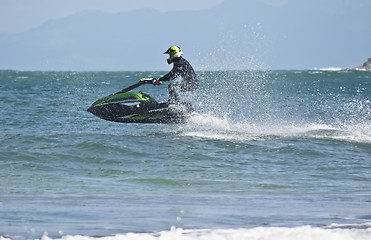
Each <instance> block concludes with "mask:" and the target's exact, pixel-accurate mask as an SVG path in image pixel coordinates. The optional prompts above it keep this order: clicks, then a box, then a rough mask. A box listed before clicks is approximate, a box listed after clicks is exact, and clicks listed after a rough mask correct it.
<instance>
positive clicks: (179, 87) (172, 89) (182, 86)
mask: <svg viewBox="0 0 371 240" xmlns="http://www.w3.org/2000/svg"><path fill="white" fill-rule="evenodd" d="M173 63H174V66H173V69H171V71H170V72H169V73H168V74H166V75H165V76H163V77H161V78H160V79H159V80H160V81H161V82H166V81H170V80H174V79H175V78H177V77H179V76H180V77H182V78H183V80H182V81H181V82H175V83H170V84H169V86H168V89H169V103H177V102H179V96H178V92H186V91H193V90H196V89H197V88H198V79H197V76H196V73H195V71H194V70H193V68H192V66H191V64H189V62H188V61H187V60H185V59H184V58H183V57H178V58H176V59H174V61H173Z"/></svg>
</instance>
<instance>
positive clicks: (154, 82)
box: [152, 78, 162, 86]
mask: <svg viewBox="0 0 371 240" xmlns="http://www.w3.org/2000/svg"><path fill="white" fill-rule="evenodd" d="M152 83H153V85H157V86H158V85H160V84H161V83H162V82H161V81H160V80H159V79H158V78H154V79H153V80H152Z"/></svg>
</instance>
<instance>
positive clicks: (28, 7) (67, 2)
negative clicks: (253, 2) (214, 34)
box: [0, 0, 284, 32]
mask: <svg viewBox="0 0 371 240" xmlns="http://www.w3.org/2000/svg"><path fill="white" fill-rule="evenodd" d="M265 1H269V0H265ZM271 1H275V0H271ZM282 1H284V0H277V1H276V2H282ZM222 2H223V0H0V32H22V31H26V30H28V29H30V28H33V27H37V26H39V25H41V24H42V23H43V22H45V21H47V20H50V19H56V18H60V17H66V16H68V15H71V14H74V13H77V12H81V11H84V10H92V9H98V10H102V11H107V12H114V13H117V12H122V11H130V10H133V9H138V8H153V9H156V10H160V11H174V10H201V9H207V8H211V7H214V6H216V5H218V4H220V3H222Z"/></svg>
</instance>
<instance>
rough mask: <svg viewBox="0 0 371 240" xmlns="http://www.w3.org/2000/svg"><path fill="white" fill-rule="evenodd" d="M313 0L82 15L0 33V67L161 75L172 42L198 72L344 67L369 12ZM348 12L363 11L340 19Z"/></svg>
mask: <svg viewBox="0 0 371 240" xmlns="http://www.w3.org/2000/svg"><path fill="white" fill-rule="evenodd" d="M319 2H320V3H321V5H320V7H318V8H313V7H310V6H311V5H310V4H308V3H307V2H306V1H295V3H293V4H291V5H287V6H283V7H273V6H268V5H265V4H263V3H261V2H259V1H256V0H247V1H245V0H227V1H225V2H224V3H223V4H221V5H219V6H217V7H214V8H212V9H208V10H201V11H173V12H159V11H155V10H151V9H141V10H135V11H130V12H121V13H118V14H113V13H105V12H100V11H85V12H81V13H78V14H75V15H71V16H68V17H65V18H60V19H56V20H52V21H49V22H47V23H45V24H43V25H41V26H40V27H38V28H35V29H32V30H29V31H27V32H23V33H17V34H14V33H13V34H9V33H1V34H0V69H21V70H168V69H169V66H168V65H167V63H166V56H164V55H163V54H162V53H163V52H164V51H165V50H166V49H167V48H168V47H169V46H171V45H174V44H177V45H179V46H181V47H182V48H183V50H184V56H185V57H186V58H187V59H188V60H189V61H190V62H191V63H192V64H193V65H194V66H195V68H196V69H198V70H215V69H257V68H285V69H288V68H307V67H308V66H309V67H320V66H324V65H325V66H326V64H327V63H328V62H332V63H333V65H334V66H340V67H341V66H347V65H348V66H349V65H350V64H349V63H352V62H356V59H359V58H360V56H359V54H360V53H362V54H364V53H365V48H364V46H366V45H367V44H368V45H369V42H371V36H370V34H369V31H368V30H367V29H368V28H367V29H366V28H364V25H365V24H366V25H367V21H368V20H369V19H370V17H369V15H370V14H369V11H368V10H367V9H364V10H360V9H358V8H357V9H355V7H353V6H351V5H349V6H341V7H338V9H336V7H335V6H333V5H331V1H328V0H327V1H319ZM343 8H344V9H343ZM345 10H346V11H345ZM352 11H353V12H354V11H361V12H364V13H365V14H359V15H358V18H356V19H354V18H348V16H349V12H352ZM231 13H232V14H231ZM368 22H369V21H368ZM366 43H367V44H366ZM368 49H370V48H369V47H368ZM324 52H326V54H325V57H322V56H323V53H324ZM354 53H355V54H354ZM352 54H353V55H354V59H349V58H348V59H344V58H342V57H340V56H342V55H346V56H349V55H352ZM362 57H363V56H362Z"/></svg>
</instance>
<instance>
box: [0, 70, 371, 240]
mask: <svg viewBox="0 0 371 240" xmlns="http://www.w3.org/2000/svg"><path fill="white" fill-rule="evenodd" d="M162 74H164V73H163V72H17V71H0V103H1V105H2V107H1V108H0V136H1V138H0V178H1V182H0V216H1V217H0V236H2V239H7V238H10V239H40V238H42V239H43V240H48V239H49V238H52V239H56V238H62V237H66V236H70V237H71V239H78V235H84V236H90V238H88V237H86V239H95V238H101V237H103V238H104V237H107V238H108V237H109V236H113V238H114V239H205V238H207V239H219V238H220V237H224V238H225V239H231V238H233V237H235V238H236V239H259V238H263V239H278V238H277V236H280V237H281V239H298V236H303V235H307V236H310V237H313V239H320V238H318V237H317V236H321V237H322V238H323V239H339V238H338V236H339V235H338V234H341V236H342V237H344V239H362V237H363V239H370V238H371V185H370V182H371V72H363V71H352V70H341V71H324V70H311V71H268V72H263V71H230V72H198V75H199V78H200V82H201V85H200V88H199V89H198V90H197V91H196V92H194V93H184V94H182V95H181V97H182V99H183V100H185V101H189V102H191V103H192V104H193V106H194V107H195V109H196V114H195V115H194V116H192V117H191V118H190V119H189V122H188V123H186V124H178V125H164V124H163V125H161V124H125V123H114V122H108V121H105V120H102V119H99V118H97V117H95V116H93V115H92V114H90V113H88V112H87V111H86V109H87V108H88V107H89V106H90V104H91V103H93V102H94V101H95V100H97V99H98V98H100V97H103V96H106V95H108V94H110V93H113V92H117V91H118V90H121V89H122V88H125V87H127V86H129V85H132V84H134V83H136V82H137V81H138V79H139V78H142V77H157V76H161V75H162ZM137 90H138V91H143V92H145V93H149V94H150V95H152V96H153V97H155V98H156V99H157V100H158V101H166V100H167V88H166V84H163V85H161V86H159V87H157V86H156V87H155V86H142V87H140V88H138V89H137ZM131 232H134V233H135V234H130V233H131ZM116 234H118V235H116ZM182 237H183V238H182ZM218 237H219V238H218ZM222 239H223V238H222Z"/></svg>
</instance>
